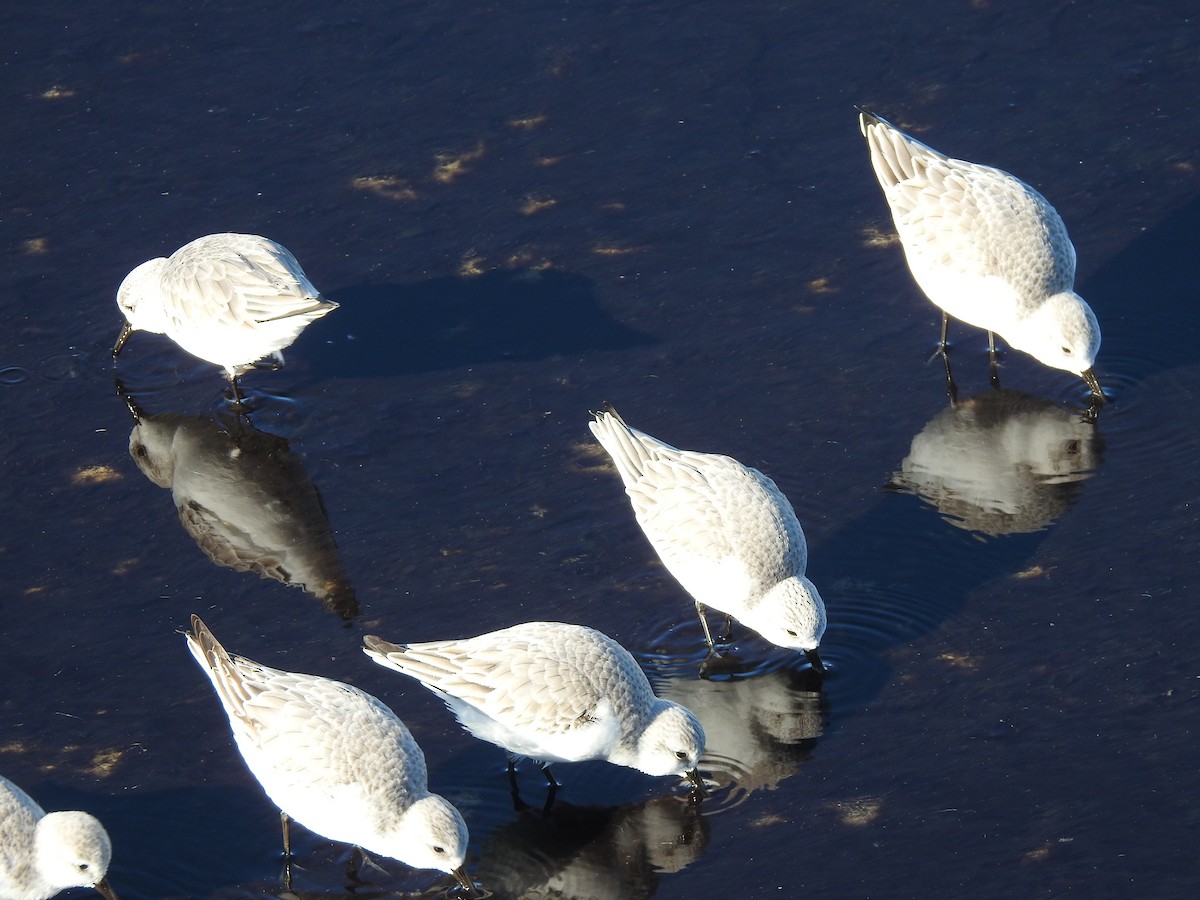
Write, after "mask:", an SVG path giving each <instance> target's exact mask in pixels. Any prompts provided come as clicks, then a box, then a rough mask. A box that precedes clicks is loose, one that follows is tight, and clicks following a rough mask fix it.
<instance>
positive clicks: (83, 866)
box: [79, 863, 88, 872]
mask: <svg viewBox="0 0 1200 900" xmlns="http://www.w3.org/2000/svg"><path fill="white" fill-rule="evenodd" d="M87 870H88V864H87V863H80V864H79V871H80V872H86V871H87Z"/></svg>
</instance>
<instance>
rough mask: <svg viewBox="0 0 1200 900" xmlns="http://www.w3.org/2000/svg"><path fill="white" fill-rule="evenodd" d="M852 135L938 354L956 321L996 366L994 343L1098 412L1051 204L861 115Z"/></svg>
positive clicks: (1085, 322)
mask: <svg viewBox="0 0 1200 900" xmlns="http://www.w3.org/2000/svg"><path fill="white" fill-rule="evenodd" d="M859 127H860V128H861V129H862V133H863V135H864V136H865V137H866V139H867V146H868V147H869V148H870V150H871V164H872V165H873V166H874V168H875V174H876V176H877V177H878V178H879V184H880V185H881V186H882V187H883V193H884V196H885V197H886V198H887V202H888V206H889V207H891V210H892V219H893V220H894V221H895V223H896V231H897V232H898V233H899V235H900V243H901V244H902V245H903V247H904V255H905V258H906V259H907V260H908V268H909V270H910V271H911V272H912V275H913V278H914V279H916V282H917V284H918V285H920V287H921V290H922V291H924V292H925V295H926V296H927V297H929V299H930V300H932V301H933V303H934V304H935V305H937V306H939V307H940V308H941V309H942V340H941V347H942V351H943V353H944V352H945V349H946V328H947V323H948V317H949V316H953V317H954V318H956V319H959V320H961V321H963V322H966V323H967V324H969V325H975V326H977V327H979V328H983V329H986V330H987V332H988V343H989V347H990V348H991V350H992V359H993V362H994V360H995V342H994V338H993V337H992V335H993V333H995V334H999V335H1000V336H1001V337H1003V338H1004V339H1005V340H1006V341H1008V343H1009V344H1010V345H1011V346H1013V347H1015V348H1016V349H1018V350H1023V351H1024V352H1026V353H1028V354H1029V355H1030V356H1033V357H1034V358H1035V359H1037V360H1039V361H1040V362H1042V363H1044V364H1046V365H1047V366H1051V367H1053V368H1055V369H1063V370H1065V371H1067V372H1072V373H1074V374H1075V375H1078V376H1080V377H1081V378H1082V379H1083V380H1084V381H1085V382H1086V383H1087V386H1088V387H1089V388H1091V389H1092V394H1093V395H1094V396H1095V398H1096V400H1097V401H1099V402H1103V399H1104V394H1103V392H1102V391H1101V389H1100V383H1099V381H1098V380H1097V379H1096V376H1095V374H1094V373H1093V371H1092V366H1093V365H1094V364H1095V360H1096V353H1097V352H1098V351H1099V349H1100V325H1099V324H1098V323H1097V322H1096V316H1095V315H1094V314H1093V313H1092V309H1091V307H1089V306H1088V305H1087V303H1085V302H1084V300H1083V298H1082V297H1080V296H1079V295H1078V294H1076V293H1075V290H1074V286H1075V248H1074V247H1073V246H1072V245H1071V240H1070V238H1068V237H1067V228H1066V226H1065V225H1064V224H1063V220H1062V218H1061V217H1060V216H1059V215H1058V213H1057V212H1056V211H1055V209H1054V207H1053V206H1051V205H1050V203H1049V201H1047V200H1046V198H1045V197H1043V196H1042V195H1041V194H1039V193H1038V192H1037V191H1035V190H1034V189H1033V188H1031V187H1030V186H1029V185H1027V184H1025V182H1023V181H1021V180H1020V179H1019V178H1015V177H1014V176H1012V175H1009V174H1008V173H1007V172H1002V171H1001V170H999V169H993V168H992V167H990V166H982V165H979V164H978V163H972V162H965V161H964V160H961V159H951V158H950V157H948V156H945V155H944V154H942V153H939V152H938V151H936V150H933V149H931V148H930V147H927V146H925V145H924V144H922V143H921V142H920V141H917V140H914V139H913V138H911V137H910V136H908V135H907V134H905V133H904V132H902V131H900V130H899V129H898V128H896V127H895V126H893V125H892V124H891V123H889V122H887V121H885V120H884V119H881V118H879V117H878V116H875V115H872V114H871V113H869V112H867V111H866V110H859ZM993 371H994V369H993Z"/></svg>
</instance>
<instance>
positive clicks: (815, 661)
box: [804, 647, 825, 675]
mask: <svg viewBox="0 0 1200 900" xmlns="http://www.w3.org/2000/svg"><path fill="white" fill-rule="evenodd" d="M804 655H805V656H806V657H808V663H809V665H811V666H812V667H813V671H814V672H816V673H817V674H818V675H824V674H825V663H824V662H823V661H822V659H821V654H820V653H818V652H817V648H816V647H813V648H812V649H811V650H805V651H804Z"/></svg>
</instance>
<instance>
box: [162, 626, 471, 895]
mask: <svg viewBox="0 0 1200 900" xmlns="http://www.w3.org/2000/svg"><path fill="white" fill-rule="evenodd" d="M186 637H187V643H188V649H189V650H191V652H192V656H194V657H195V658H196V662H198V663H199V664H200V668H202V669H203V670H204V674H205V675H207V676H208V677H209V680H210V681H212V684H213V687H214V688H215V689H216V692H217V696H218V697H219V698H220V700H221V705H222V706H224V707H225V712H226V714H227V715H228V716H229V724H230V727H231V728H232V729H233V739H234V741H236V742H237V745H238V749H239V750H240V751H241V752H242V756H243V757H245V760H246V765H247V766H249V767H250V771H251V772H252V773H253V774H254V777H255V778H257V779H258V781H259V783H260V784H262V786H263V790H264V791H266V793H267V796H268V797H270V798H271V800H272V802H274V804H275V805H276V806H277V807H279V810H280V819H281V821H282V823H283V846H284V855H285V857H286V858H287V859H288V860H289V861H290V859H291V841H290V834H289V829H288V822H289V819H295V820H296V821H297V822H299V823H300V824H302V825H304V826H305V827H306V828H308V829H309V830H310V831H313V832H315V833H316V834H320V835H323V836H324V837H327V838H330V839H331V840H335V841H341V842H343V843H347V844H353V845H354V846H356V847H359V848H361V849H363V850H369V851H371V852H372V853H377V854H380V855H382V856H389V857H391V858H392V859H398V860H400V861H401V862H403V863H406V864H407V865H410V866H412V867H413V868H416V869H439V870H441V871H443V872H449V873H450V874H451V875H453V876H454V878H455V879H456V880H457V881H458V883H459V884H460V885H462V887H463V888H464V890H466V891H467V892H468V893H469V894H472V895H473V894H474V888H473V886H472V884H471V881H470V879H469V878H468V877H467V875H466V872H465V871H464V870H463V867H462V866H463V857H464V855H465V854H466V851H467V826H466V823H465V822H463V818H462V816H461V815H460V814H459V812H458V810H457V809H455V808H454V807H453V806H452V805H451V804H450V803H449V802H447V801H446V800H445V799H444V798H442V797H440V796H439V795H437V794H431V793H430V792H429V789H428V787H427V783H426V770H425V755H424V754H423V753H422V752H421V748H420V747H418V746H417V742H416V741H415V740H413V736H412V735H411V734H410V733H409V731H408V728H406V727H405V725H404V723H403V722H401V721H400V719H399V718H397V716H396V714H395V713H393V712H392V711H391V710H390V709H388V707H386V706H385V705H384V704H383V703H381V702H380V701H379V700H377V699H375V698H374V697H372V696H371V695H370V694H367V693H364V692H363V691H360V690H359V689H358V688H356V687H351V686H350V685H348V684H342V683H341V682H340V681H333V680H332V679H329V678H321V677H319V676H317V675H301V674H299V673H296V672H284V671H282V670H280V669H271V668H268V667H267V666H262V665H259V664H258V663H256V662H252V661H251V660H248V659H245V658H244V657H241V656H230V655H229V654H228V653H226V652H225V648H224V647H222V646H221V644H220V643H218V641H217V639H216V638H215V637H213V634H212V632H211V631H209V630H208V628H207V627H206V626H205V624H204V623H203V622H201V621H200V619H199V618H198V617H197V616H192V630H191V632H190V633H186ZM286 871H287V876H286V877H287V880H288V881H290V880H291V879H290V872H291V870H290V866H289V868H288V869H287V870H286Z"/></svg>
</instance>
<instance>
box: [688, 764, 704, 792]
mask: <svg viewBox="0 0 1200 900" xmlns="http://www.w3.org/2000/svg"><path fill="white" fill-rule="evenodd" d="M687 777H688V781H690V782H691V783H692V789H693V791H694V792H695V793H696V795H697V796H700V797H707V796H708V788H707V787H705V786H704V779H703V778H701V777H700V770H699V769H692V771H690V772H688V773H687Z"/></svg>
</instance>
